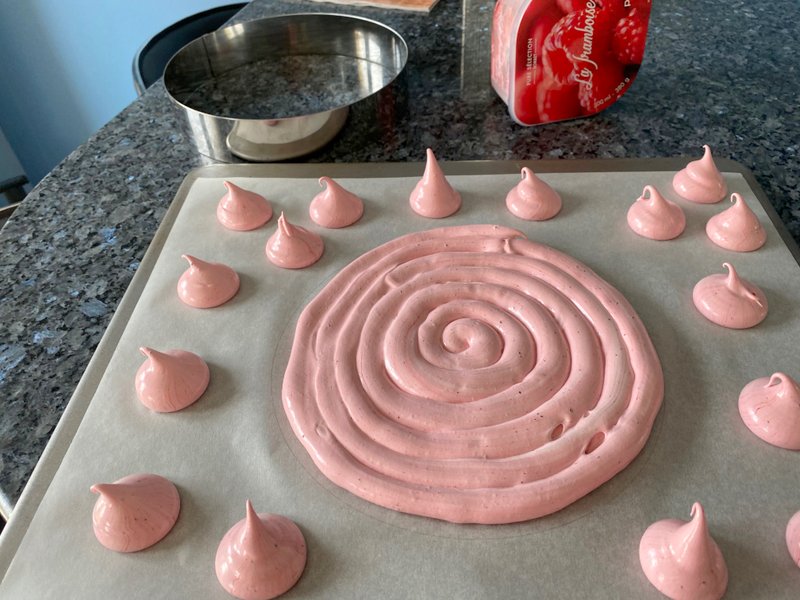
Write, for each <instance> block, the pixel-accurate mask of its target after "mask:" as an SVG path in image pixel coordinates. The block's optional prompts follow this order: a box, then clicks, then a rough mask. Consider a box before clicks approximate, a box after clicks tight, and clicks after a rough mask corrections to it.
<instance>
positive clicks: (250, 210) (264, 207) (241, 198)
mask: <svg viewBox="0 0 800 600" xmlns="http://www.w3.org/2000/svg"><path fill="white" fill-rule="evenodd" d="M224 185H225V187H226V188H227V190H228V193H226V194H225V195H224V196H223V197H222V199H221V200H220V201H219V204H217V220H218V221H219V222H220V223H222V225H224V226H225V227H227V228H228V229H233V230H234V231H250V230H252V229H258V228H259V227H261V226H262V225H263V224H264V223H266V222H267V221H269V220H270V219H271V218H272V205H271V204H270V203H269V202H268V201H267V199H266V198H264V196H261V195H259V194H256V193H255V192H250V191H248V190H244V189H242V188H240V187H239V186H237V185H235V184H233V183H231V182H230V181H226V182H224Z"/></svg>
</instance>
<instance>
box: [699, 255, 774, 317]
mask: <svg viewBox="0 0 800 600" xmlns="http://www.w3.org/2000/svg"><path fill="white" fill-rule="evenodd" d="M722 266H723V267H725V268H726V269H728V275H727V276H726V275H722V274H718V275H709V276H708V277H705V278H703V279H701V280H700V281H699V282H698V283H697V285H696V286H694V292H693V293H692V299H693V300H694V305H695V307H697V310H699V311H700V314H702V315H703V316H704V317H705V318H706V319H708V320H709V321H711V322H712V323H716V324H717V325H722V326H723V327H728V328H730V329H747V328H749V327H754V326H755V325H758V324H759V323H761V321H763V320H764V318H765V317H766V316H767V309H768V307H767V298H766V296H764V292H762V291H761V290H760V289H758V288H757V287H756V286H754V285H753V284H752V283H750V282H749V281H746V280H744V279H741V278H740V277H739V275H738V273H736V269H734V268H733V265H731V264H730V263H722Z"/></svg>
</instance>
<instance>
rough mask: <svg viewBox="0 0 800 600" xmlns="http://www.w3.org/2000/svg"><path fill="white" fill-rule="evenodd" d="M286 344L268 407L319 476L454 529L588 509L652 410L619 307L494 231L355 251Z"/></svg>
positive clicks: (646, 371) (643, 370) (658, 384)
mask: <svg viewBox="0 0 800 600" xmlns="http://www.w3.org/2000/svg"><path fill="white" fill-rule="evenodd" d="M294 340H295V341H294V344H293V346H292V350H291V356H290V358H289V363H288V365H287V367H286V373H285V376H284V379H283V406H284V410H285V412H286V416H287V418H288V420H289V423H290V425H291V427H292V429H293V431H294V433H295V435H296V436H297V438H298V439H299V440H300V442H301V443H302V444H303V445H304V447H305V448H306V450H307V451H308V453H309V455H310V456H311V458H312V459H313V460H314V462H315V464H316V465H317V466H318V467H319V469H320V470H321V471H322V472H323V473H324V475H325V476H326V477H328V478H329V479H330V480H331V481H332V482H334V483H335V484H337V485H339V486H341V487H343V488H345V489H346V490H348V491H350V492H352V493H353V494H355V495H357V496H359V497H361V498H363V499H365V500H367V501H369V502H373V503H375V504H378V505H380V506H384V507H387V508H389V509H392V510H398V511H403V512H408V513H412V514H417V515H421V516H426V517H433V518H438V519H443V520H447V521H452V522H458V523H484V524H498V523H512V522H519V521H526V520H529V519H534V518H537V517H541V516H543V515H547V514H550V513H553V512H555V511H557V510H560V509H562V508H564V507H565V506H567V505H569V504H571V503H572V502H574V501H576V500H577V499H578V498H580V497H582V496H584V495H586V494H588V493H589V492H591V491H592V490H593V489H595V488H596V487H598V486H599V485H601V484H602V483H604V482H605V481H608V480H609V479H610V478H612V477H613V476H614V475H615V474H617V473H618V472H619V471H621V470H622V469H623V468H625V466H627V465H628V464H629V463H630V462H631V461H632V460H633V458H634V457H635V456H636V455H637V454H638V452H639V451H640V450H641V448H642V447H643V445H644V443H645V441H646V440H647V437H648V433H649V431H650V428H651V427H652V423H653V420H654V419H655V415H656V414H657V413H658V410H659V407H660V405H661V400H662V397H663V373H662V371H661V365H660V363H659V360H658V356H657V355H656V353H655V350H654V348H653V346H652V343H651V342H650V339H649V337H648V335H647V332H646V330H645V329H644V327H643V325H642V323H641V321H639V319H638V317H637V316H636V315H635V312H634V310H633V308H631V306H630V304H629V303H628V302H627V301H626V300H625V298H624V297H623V296H622V295H621V294H620V293H619V292H618V291H617V290H615V289H613V288H612V287H611V286H610V285H609V284H608V283H607V282H605V281H603V280H602V279H601V278H600V277H598V276H597V275H596V274H595V273H593V272H592V271H591V270H590V269H589V268H588V267H586V266H585V265H583V264H581V263H579V262H578V261H576V260H575V259H573V258H571V257H569V256H567V255H565V254H562V253H560V252H558V251H557V250H555V249H553V248H549V247H547V246H544V245H542V244H537V243H536V242H532V241H530V240H528V239H525V238H524V237H523V236H522V234H521V233H520V232H519V231H517V230H515V229H510V228H506V227H502V226H498V225H470V226H463V227H445V228H440V229H432V230H427V231H422V232H417V233H413V234H409V235H405V236H402V237H399V238H396V239H394V240H392V241H390V242H388V243H386V244H384V245H382V246H379V247H377V248H374V249H372V250H370V251H369V252H367V253H366V254H364V255H362V256H360V257H359V258H358V259H356V260H355V261H353V262H352V263H350V265H348V266H347V267H345V268H344V269H343V270H342V271H340V272H339V273H338V274H337V275H336V276H335V277H334V278H333V279H331V280H330V281H329V282H328V284H327V285H326V286H325V288H323V290H322V291H321V292H320V293H319V294H318V295H317V296H316V297H315V298H314V299H313V300H312V301H311V302H309V304H308V305H307V306H306V308H305V309H304V310H303V312H302V314H301V315H300V317H299V319H298V324H297V328H296V331H295V338H294ZM622 423H624V424H625V426H619V424H622Z"/></svg>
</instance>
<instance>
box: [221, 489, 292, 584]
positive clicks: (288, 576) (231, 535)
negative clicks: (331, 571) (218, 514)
mask: <svg viewBox="0 0 800 600" xmlns="http://www.w3.org/2000/svg"><path fill="white" fill-rule="evenodd" d="M245 513H246V516H245V518H244V519H242V520H241V521H239V522H238V523H236V525H234V526H233V527H231V528H230V529H229V530H228V532H227V533H226V534H225V536H224V537H223V538H222V541H221V542H220V543H219V547H218V548H217V555H216V561H215V568H216V573H217V579H218V580H219V583H220V585H222V587H223V588H225V591H226V592H228V593H229V594H231V595H232V596H235V597H236V598H241V600H268V599H269V598H275V597H276V596H280V595H281V594H283V593H285V592H286V591H288V590H289V589H291V588H292V586H294V584H295V583H297V581H298V580H299V579H300V576H301V575H302V574H303V570H304V569H305V566H306V555H307V550H306V542H305V539H304V538H303V533H302V532H301V531H300V528H299V527H298V526H297V525H296V524H295V523H294V522H292V521H291V520H289V519H287V518H286V517H283V516H280V515H273V514H268V513H261V514H256V512H255V510H254V509H253V505H252V504H251V503H250V500H248V501H247V504H246V506H245Z"/></svg>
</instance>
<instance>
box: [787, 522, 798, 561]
mask: <svg viewBox="0 0 800 600" xmlns="http://www.w3.org/2000/svg"><path fill="white" fill-rule="evenodd" d="M786 547H787V548H788V549H789V554H790V555H791V557H792V560H793V561H794V563H795V564H796V565H797V566H798V567H800V512H796V513H795V514H794V516H793V517H792V518H791V519H789V523H788V525H786Z"/></svg>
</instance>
